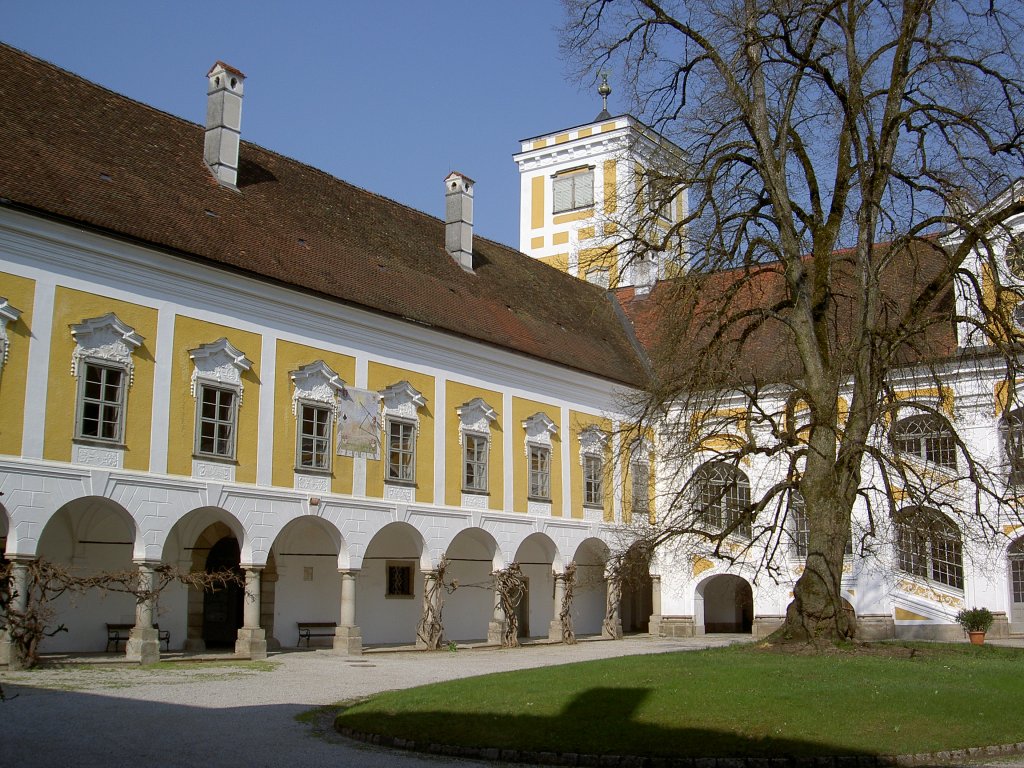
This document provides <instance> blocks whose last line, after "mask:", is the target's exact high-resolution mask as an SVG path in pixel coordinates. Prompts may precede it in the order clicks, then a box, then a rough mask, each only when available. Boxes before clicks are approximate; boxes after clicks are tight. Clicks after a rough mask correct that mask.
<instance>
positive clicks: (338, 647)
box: [334, 626, 363, 656]
mask: <svg viewBox="0 0 1024 768" xmlns="http://www.w3.org/2000/svg"><path fill="white" fill-rule="evenodd" d="M334 652H335V653H336V654H338V655H339V656H362V655H363V635H362V632H361V631H360V629H359V627H355V626H353V627H338V628H337V629H335V630H334Z"/></svg>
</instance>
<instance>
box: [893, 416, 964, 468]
mask: <svg viewBox="0 0 1024 768" xmlns="http://www.w3.org/2000/svg"><path fill="white" fill-rule="evenodd" d="M892 445H893V448H895V449H896V450H897V451H899V452H900V453H902V454H905V455H908V456H915V457H917V458H919V459H923V460H924V461H930V462H932V463H933V464H938V465H939V466H941V467H948V468H949V469H956V436H955V435H954V434H953V428H952V427H951V426H950V425H949V422H948V421H946V420H945V419H943V418H942V417H941V416H936V415H934V414H919V415H916V416H908V417H907V418H905V419H900V420H899V421H897V422H896V424H895V425H894V426H893V428H892Z"/></svg>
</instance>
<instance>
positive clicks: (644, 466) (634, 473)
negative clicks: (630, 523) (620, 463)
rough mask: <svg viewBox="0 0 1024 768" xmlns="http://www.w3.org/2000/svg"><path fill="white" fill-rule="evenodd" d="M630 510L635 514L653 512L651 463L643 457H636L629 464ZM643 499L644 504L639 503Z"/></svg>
mask: <svg viewBox="0 0 1024 768" xmlns="http://www.w3.org/2000/svg"><path fill="white" fill-rule="evenodd" d="M629 475H630V495H629V510H630V514H633V515H650V514H651V465H650V463H649V462H647V461H644V460H643V459H634V460H633V461H631V462H630V465H629ZM637 499H642V500H643V503H642V504H637Z"/></svg>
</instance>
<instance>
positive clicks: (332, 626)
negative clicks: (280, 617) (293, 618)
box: [295, 621, 338, 648]
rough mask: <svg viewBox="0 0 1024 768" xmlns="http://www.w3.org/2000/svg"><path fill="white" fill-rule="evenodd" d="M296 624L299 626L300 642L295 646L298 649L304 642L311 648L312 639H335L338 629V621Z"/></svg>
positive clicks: (300, 622) (301, 622) (299, 622)
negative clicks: (310, 640)
mask: <svg viewBox="0 0 1024 768" xmlns="http://www.w3.org/2000/svg"><path fill="white" fill-rule="evenodd" d="M296 624H298V626H299V642H298V643H296V644H295V647H296V648H300V647H302V641H303V640H305V641H306V647H307V648H309V639H310V638H311V637H334V630H336V629H337V628H338V622H336V621H298V622H296ZM318 630H319V631H318Z"/></svg>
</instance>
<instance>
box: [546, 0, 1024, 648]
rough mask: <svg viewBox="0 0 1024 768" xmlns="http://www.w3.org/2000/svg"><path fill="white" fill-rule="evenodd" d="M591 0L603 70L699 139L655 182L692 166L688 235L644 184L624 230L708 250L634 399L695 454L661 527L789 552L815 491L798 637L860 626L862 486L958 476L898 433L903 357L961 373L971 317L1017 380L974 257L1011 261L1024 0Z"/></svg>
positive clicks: (584, 14)
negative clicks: (958, 312)
mask: <svg viewBox="0 0 1024 768" xmlns="http://www.w3.org/2000/svg"><path fill="white" fill-rule="evenodd" d="M566 7H567V12H568V23H567V25H566V27H565V30H564V32H563V41H564V47H565V50H566V52H567V53H568V55H569V56H570V57H572V58H573V59H574V60H575V61H576V62H577V63H578V64H579V66H580V73H581V74H582V73H584V72H589V73H593V72H594V71H596V70H597V69H599V68H605V67H610V68H612V69H614V70H616V71H617V72H618V73H620V75H622V76H624V78H625V80H626V83H627V85H628V87H629V89H630V95H631V101H632V103H633V106H634V108H635V109H636V110H637V112H638V114H639V115H640V116H642V117H643V118H645V119H646V120H647V121H648V122H649V123H650V124H651V125H652V126H653V127H654V128H655V129H656V130H658V131H659V132H661V133H662V134H663V135H665V136H666V137H668V138H670V139H672V140H673V141H675V142H676V143H677V144H679V146H681V147H682V148H683V149H684V151H685V154H686V157H687V162H686V164H685V167H683V168H682V169H676V170H673V171H671V172H670V173H669V174H666V173H665V172H664V171H663V170H662V169H658V171H657V173H656V175H655V176H654V177H655V178H656V179H657V182H658V183H657V184H646V185H640V186H641V187H642V188H643V189H645V190H646V193H647V194H649V195H663V196H664V200H666V201H667V200H669V199H671V198H672V197H673V196H674V195H677V194H679V193H680V192H681V191H682V190H685V191H686V193H687V194H688V196H689V208H688V213H687V215H686V216H685V217H684V218H682V219H681V220H679V221H677V222H675V224H674V226H672V227H671V228H669V229H668V230H667V234H666V230H665V229H664V228H657V227H653V226H651V217H652V216H654V215H655V213H653V211H656V210H657V208H658V205H657V204H658V203H660V202H661V201H660V200H654V201H653V202H654V203H656V204H655V205H646V206H643V205H633V206H630V207H629V208H630V210H631V211H633V212H636V213H635V215H634V216H633V218H632V219H626V220H625V221H622V222H620V224H621V227H620V230H619V231H620V232H621V236H622V242H620V244H619V245H620V246H625V247H624V249H623V250H624V252H628V253H633V254H643V253H645V252H648V251H672V250H673V249H678V248H684V249H685V262H686V265H687V266H686V270H685V272H684V273H683V274H681V275H680V276H679V277H677V278H676V279H674V280H672V281H670V282H668V283H665V284H662V285H660V286H659V287H658V288H657V289H656V290H655V291H654V293H653V295H652V298H651V299H650V300H649V301H648V304H649V305H650V308H649V309H647V310H644V311H646V312H648V313H649V316H646V317H643V318H641V320H642V321H643V322H642V323H641V325H642V326H643V328H641V332H642V333H646V335H647V336H648V339H647V341H648V342H649V345H650V348H651V349H652V357H653V363H654V369H655V382H654V384H653V385H652V387H651V390H650V392H648V393H645V395H644V397H643V398H642V399H640V401H639V402H637V403H634V404H633V405H634V407H635V408H636V412H637V420H638V423H639V424H640V425H641V429H643V430H655V431H656V432H657V433H658V434H659V435H660V436H661V440H660V441H659V451H660V455H659V462H660V465H661V466H662V467H663V468H665V467H667V468H668V471H669V472H673V471H675V472H677V473H678V475H677V476H676V477H675V478H672V477H670V478H669V480H668V483H667V485H668V486H669V488H670V490H669V492H668V497H667V498H663V499H659V513H658V519H657V521H656V523H655V524H654V525H652V526H651V527H650V528H649V530H647V532H646V533H645V534H644V535H645V536H646V537H647V538H648V539H649V543H651V544H654V545H661V544H664V543H666V542H668V541H670V540H676V539H678V538H679V537H680V535H681V534H687V535H688V536H689V535H690V534H694V535H695V536H696V537H697V538H700V539H703V540H704V541H705V542H708V541H710V542H711V543H712V547H713V550H714V552H715V554H717V555H719V556H722V557H726V558H730V557H732V558H735V557H740V556H746V555H748V554H749V553H750V552H753V551H756V552H757V553H759V554H758V557H759V558H760V560H761V566H762V567H764V568H767V569H769V570H770V569H771V568H772V567H773V563H775V562H777V560H776V556H777V554H778V552H779V550H780V547H781V546H782V545H783V544H784V543H785V539H786V537H787V533H786V531H787V530H792V517H793V516H794V515H795V514H796V512H795V511H794V508H795V505H797V504H798V505H799V510H798V512H799V514H800V515H801V516H802V521H803V522H804V525H805V530H804V532H803V534H802V535H803V536H805V541H804V546H805V551H806V555H805V557H806V562H805V564H804V568H803V572H802V575H801V576H800V577H799V579H798V580H797V582H796V585H795V588H794V594H793V600H792V602H791V603H790V605H789V608H788V610H787V616H786V622H785V625H784V627H783V630H782V632H781V634H780V637H782V636H784V637H787V638H795V639H798V640H801V641H805V640H827V639H835V638H839V637H845V636H848V635H849V634H850V633H851V627H850V619H849V616H848V614H847V613H846V612H845V611H844V610H843V606H842V600H841V597H840V579H841V572H842V565H843V557H844V553H845V552H846V551H847V549H848V547H850V545H851V541H850V521H851V511H852V510H853V508H854V505H855V503H856V502H857V500H858V498H860V499H862V500H863V502H864V503H867V505H868V507H869V510H870V509H873V508H877V507H878V506H879V505H881V507H886V508H891V507H892V506H893V501H892V499H893V493H892V492H891V491H892V489H893V485H894V484H898V485H899V486H900V487H901V488H905V489H906V492H907V493H908V494H910V495H911V497H913V496H914V495H915V494H916V496H917V498H923V499H926V500H932V501H934V500H935V499H939V498H941V497H942V492H941V489H936V488H935V487H934V485H935V483H934V478H933V477H930V476H929V477H922V476H917V477H915V473H914V470H913V465H912V464H908V463H907V462H904V461H901V460H899V458H898V457H897V454H898V452H894V451H892V450H890V449H891V448H892V446H891V445H890V444H888V443H887V441H886V439H885V438H884V437H883V436H884V435H885V434H888V431H887V429H886V426H887V425H888V423H889V421H890V420H891V419H892V418H893V414H894V413H896V412H897V410H898V407H899V405H900V403H899V402H898V401H899V398H898V396H897V395H896V393H895V391H894V389H893V385H892V379H893V373H894V371H906V370H912V371H913V374H912V375H913V376H915V377H917V378H923V379H928V378H931V379H933V380H934V381H935V382H936V387H937V388H938V387H939V385H940V384H941V382H942V381H943V380H945V379H944V377H949V376H955V375H957V373H958V371H959V370H960V368H959V367H962V366H963V365H966V363H965V362H964V360H963V357H964V356H963V355H957V352H958V350H957V347H956V343H955V339H954V340H953V341H952V342H951V341H950V340H951V338H952V336H951V331H950V329H951V328H952V327H953V324H954V322H956V323H959V324H960V326H961V328H962V329H963V328H968V327H969V329H970V331H971V333H977V334H978V337H977V338H976V340H975V344H976V348H981V347H984V349H985V350H986V352H987V353H988V354H990V355H999V356H1000V359H1001V360H1003V361H1005V363H1004V364H1005V365H1006V367H1007V377H1008V378H1009V380H1010V381H1015V380H1016V378H1017V377H1016V373H1015V370H1014V368H1015V360H1016V347H1015V344H1014V342H1013V336H1014V335H1013V333H1012V332H1010V331H1009V323H1008V320H1007V318H1006V316H1005V314H1006V313H1005V311H1001V310H1000V303H999V302H998V301H992V300H991V297H987V298H986V297H983V296H982V287H983V286H982V282H983V281H982V280H980V279H979V277H978V275H977V272H976V270H974V269H968V268H966V267H967V265H968V263H971V264H972V265H973V266H976V265H975V264H974V263H973V262H972V261H971V260H972V259H979V260H980V262H981V263H982V264H983V265H989V266H990V267H992V268H991V269H990V271H991V272H992V275H993V277H994V276H995V275H997V274H998V270H996V269H995V268H994V267H995V262H996V256H997V254H999V253H1002V251H1003V249H1004V246H1005V241H1006V236H1007V232H1006V229H1005V228H1004V226H1003V223H1004V222H1005V221H1006V220H1007V218H1008V217H1009V216H1011V215H1015V214H1017V213H1020V212H1021V211H1024V203H1022V197H1021V195H1019V194H1009V195H1004V196H1003V197H1002V198H1001V202H1000V203H999V204H998V205H994V206H993V205H989V206H978V205H976V204H974V203H973V202H972V201H977V200H992V199H994V197H995V195H996V193H997V192H1000V191H1003V190H1006V189H1008V188H1010V187H1011V184H1012V182H1013V180H1014V179H1015V178H1016V176H1017V175H1018V174H1019V173H1020V169H1021V167H1022V158H1024V148H1022V130H1024V113H1022V103H1024V78H1022V71H1024V70H1022V65H1021V54H1020V51H1021V47H1020V40H1021V39H1022V38H1021V32H1022V14H1024V11H1022V7H1021V4H1020V3H1019V2H1018V1H1017V0H724V1H722V2H718V1H717V0H716V1H714V2H701V3H695V2H687V1H685V0H674V1H673V0H666V2H656V1H655V0H567V1H566ZM654 173H655V172H653V171H652V174H654ZM655 232H656V233H658V236H657V238H656V239H654V238H652V236H651V233H655ZM994 281H995V286H996V287H995V291H996V292H998V291H999V290H1001V288H1000V286H999V284H998V278H995V277H994ZM955 290H966V291H969V292H973V293H974V294H975V301H974V305H975V306H976V307H977V308H978V310H979V311H978V313H976V314H972V315H970V316H967V315H964V316H957V317H955V316H954V315H955V310H954V306H955V303H954V300H953V299H954V291H955ZM654 328H656V329H657V330H656V331H655V330H652V329H654ZM644 329H647V330H646V331H645V330H644ZM982 335H983V336H984V337H985V338H984V339H983V340H981V339H980V336H982ZM972 364H974V363H972ZM908 367H909V368H908ZM920 406H921V407H922V408H924V409H928V408H932V409H936V410H941V408H940V404H937V403H935V402H932V401H931V400H925V401H923V402H921V403H920ZM953 440H954V443H955V447H954V451H955V452H956V453H957V454H958V455H959V456H960V457H961V461H960V463H959V465H958V470H957V477H958V479H966V480H967V481H969V483H970V484H971V488H972V489H973V490H972V491H971V492H970V493H967V494H966V497H967V498H973V500H974V502H975V506H974V508H973V509H972V510H971V511H974V512H977V511H980V510H983V509H987V508H988V507H987V502H986V499H989V500H991V498H992V497H993V496H995V495H998V493H999V491H998V489H997V488H996V485H997V484H996V483H993V482H990V481H992V480H993V477H992V474H991V472H990V468H989V467H987V466H986V465H985V462H984V461H979V459H978V457H972V456H970V455H969V452H968V451H967V450H966V448H967V446H966V445H965V444H964V442H963V441H961V440H959V439H958V438H957V437H956V435H955V433H954V437H953ZM708 452H711V453H712V454H713V455H714V456H715V458H716V460H715V461H714V462H711V463H710V464H705V465H704V467H703V469H702V474H700V475H699V476H698V478H697V480H698V481H694V480H693V477H694V470H695V469H696V468H695V467H694V466H693V457H694V456H695V455H697V454H698V453H700V454H701V455H703V456H707V454H708ZM894 457H895V458H894ZM754 459H756V460H758V461H761V462H763V463H769V464H771V465H772V466H773V467H774V472H773V475H772V476H773V477H774V478H775V481H774V482H772V483H770V484H768V487H764V488H761V489H760V490H759V492H758V493H757V494H755V495H751V493H750V489H749V487H747V488H744V487H743V485H742V482H740V481H739V480H737V479H736V478H737V475H736V473H735V470H736V469H737V468H738V467H739V466H741V465H742V464H743V463H745V462H748V461H751V460H754ZM959 497H960V502H962V500H963V498H964V497H965V494H963V493H961V494H959ZM872 505H873V506H872ZM959 506H962V503H960V504H959ZM871 520H872V523H871V524H869V528H871V527H873V526H874V524H875V523H876V522H879V521H880V520H881V516H879V515H872V517H871ZM876 532H877V531H871V530H869V531H868V534H869V535H873V534H874V533H876ZM690 538H693V537H690ZM868 538H869V536H865V537H863V539H862V541H861V543H862V544H864V545H865V546H867V544H866V542H867V541H868Z"/></svg>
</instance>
